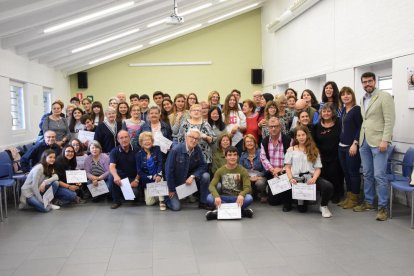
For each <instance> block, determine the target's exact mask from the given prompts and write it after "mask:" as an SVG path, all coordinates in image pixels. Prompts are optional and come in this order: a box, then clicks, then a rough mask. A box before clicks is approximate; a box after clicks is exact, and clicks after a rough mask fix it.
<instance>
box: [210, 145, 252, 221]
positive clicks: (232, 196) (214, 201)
mask: <svg viewBox="0 0 414 276" xmlns="http://www.w3.org/2000/svg"><path fill="white" fill-rule="evenodd" d="M238 157H239V154H238V152H237V148H236V147H233V146H230V147H229V148H228V149H226V151H225V158H226V164H225V165H224V166H222V167H221V168H220V169H218V170H217V171H216V173H215V174H214V178H213V180H212V181H211V183H210V186H209V187H208V189H209V191H210V194H209V195H208V196H207V203H208V204H209V205H210V206H211V207H217V208H218V207H220V205H221V203H237V204H238V205H239V206H240V207H241V212H242V216H243V217H248V218H251V217H253V210H252V209H250V208H247V207H248V206H249V205H250V204H251V203H252V201H253V197H252V196H251V191H252V188H251V183H250V177H249V173H248V172H247V170H246V169H245V168H243V166H241V165H239V163H238V162H237V161H238ZM219 182H220V183H221V193H219V192H218V190H217V184H218V183H219ZM217 213H218V211H217V210H214V211H208V212H207V213H206V219H207V220H212V219H217Z"/></svg>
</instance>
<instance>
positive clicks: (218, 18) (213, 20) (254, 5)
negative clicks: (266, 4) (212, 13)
mask: <svg viewBox="0 0 414 276" xmlns="http://www.w3.org/2000/svg"><path fill="white" fill-rule="evenodd" d="M257 5H259V3H254V4H251V5H249V6H246V7H244V8H241V9H238V10H235V11H232V12H229V13H226V14H224V15H221V16H219V17H216V18H213V19H211V20H209V21H207V22H208V23H213V22H216V21H219V20H221V19H223V18H226V17H229V16H232V15H234V14H237V13H239V12H242V11H245V10H248V9H251V8H253V7H256V6H257Z"/></svg>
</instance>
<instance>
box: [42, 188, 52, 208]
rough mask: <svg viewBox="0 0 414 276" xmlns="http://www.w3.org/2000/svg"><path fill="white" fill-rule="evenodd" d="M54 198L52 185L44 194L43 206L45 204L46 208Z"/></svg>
mask: <svg viewBox="0 0 414 276" xmlns="http://www.w3.org/2000/svg"><path fill="white" fill-rule="evenodd" d="M53 198H54V195H53V187H52V186H50V187H49V189H47V191H46V192H45V193H44V194H43V206H45V208H46V207H47V205H49V203H50V202H51V201H52V199H53Z"/></svg>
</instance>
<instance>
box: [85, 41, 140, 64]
mask: <svg viewBox="0 0 414 276" xmlns="http://www.w3.org/2000/svg"><path fill="white" fill-rule="evenodd" d="M143 46H144V45H138V46H134V47H131V48H128V49H125V50H122V51H119V52H116V53H113V54H109V55H107V56H103V57H101V58H98V59H95V60H92V61H91V62H89V65H93V64H96V63H99V62H101V61H105V60H108V59H111V58H113V57H116V56H120V55H123V54H126V53H129V52H133V51H135V50H138V49H139V48H142V47H143Z"/></svg>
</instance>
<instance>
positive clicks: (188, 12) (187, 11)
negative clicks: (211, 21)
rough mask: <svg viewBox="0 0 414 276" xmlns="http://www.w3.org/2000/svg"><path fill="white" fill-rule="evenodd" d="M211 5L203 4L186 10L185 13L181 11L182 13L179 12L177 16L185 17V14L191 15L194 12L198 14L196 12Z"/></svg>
mask: <svg viewBox="0 0 414 276" xmlns="http://www.w3.org/2000/svg"><path fill="white" fill-rule="evenodd" d="M212 5H213V3H207V4H204V5H201V6H198V7H195V8H192V9H189V10H186V11H183V12H179V13H178V15H179V16H184V15H187V14H191V13H194V12H198V11H201V10H203V9H206V8H209V7H211V6H212Z"/></svg>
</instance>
